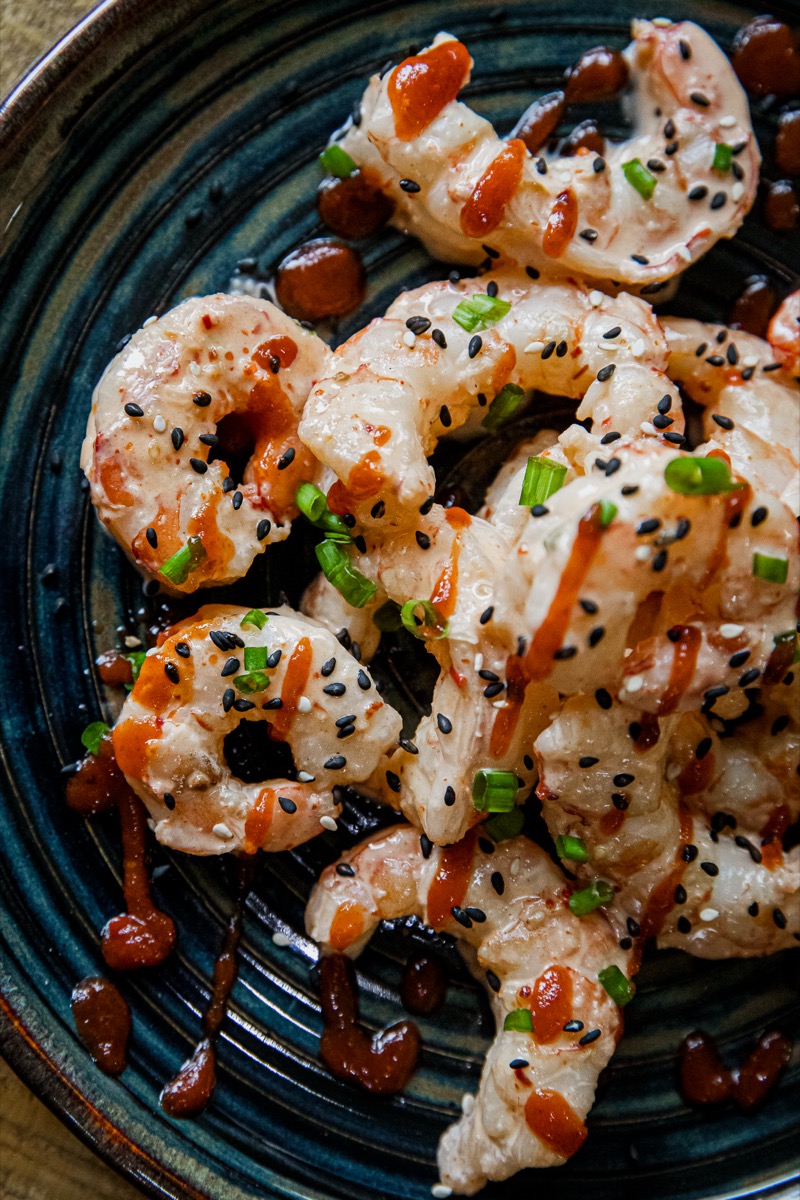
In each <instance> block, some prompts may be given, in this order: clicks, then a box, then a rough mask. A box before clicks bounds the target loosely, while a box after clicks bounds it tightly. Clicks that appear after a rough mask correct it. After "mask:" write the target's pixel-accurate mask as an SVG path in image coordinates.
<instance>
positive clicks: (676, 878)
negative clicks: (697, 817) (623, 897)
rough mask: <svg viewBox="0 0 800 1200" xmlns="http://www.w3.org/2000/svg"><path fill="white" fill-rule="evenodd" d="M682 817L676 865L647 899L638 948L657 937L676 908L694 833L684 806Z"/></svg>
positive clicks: (689, 815)
mask: <svg viewBox="0 0 800 1200" xmlns="http://www.w3.org/2000/svg"><path fill="white" fill-rule="evenodd" d="M679 815H680V836H679V838H678V845H677V848H676V850H675V860H674V862H675V865H674V866H673V868H672V870H671V871H670V872H669V874H668V875H667V876H665V878H664V879H662V880H661V882H660V883H658V884H657V885H656V887H654V888H653V890H652V892H651V893H650V895H649V896H648V898H647V905H646V907H645V910H644V913H643V914H642V919H641V921H640V923H639V924H640V926H641V933H642V936H641V940H640V941H639V942H637V946H640V947H641V946H643V945H644V943H645V941H646V940H647V938H649V937H655V936H656V935H657V934H658V933H659V932H660V930H661V926H662V925H663V924H664V920H665V918H666V916H667V913H670V912H672V910H673V908H674V907H675V889H676V887H677V886H678V884H679V883H680V882H681V880H682V879H683V873H684V871H685V870H686V863H685V862H684V858H683V851H684V847H686V846H688V845H689V843H690V842H691V840H692V831H693V829H694V822H693V821H692V814H691V813H690V812H689V810H688V809H687V808H684V807H683V805H681V806H680V809H679Z"/></svg>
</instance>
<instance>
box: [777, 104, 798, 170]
mask: <svg viewBox="0 0 800 1200" xmlns="http://www.w3.org/2000/svg"><path fill="white" fill-rule="evenodd" d="M775 163H776V165H777V167H778V170H779V171H780V172H781V174H782V175H800V108H795V109H790V110H788V111H787V112H782V113H781V115H780V117H779V118H778V132H777V134H776V137H775Z"/></svg>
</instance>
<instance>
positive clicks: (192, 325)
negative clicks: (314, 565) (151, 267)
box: [81, 295, 330, 592]
mask: <svg viewBox="0 0 800 1200" xmlns="http://www.w3.org/2000/svg"><path fill="white" fill-rule="evenodd" d="M329 354H330V352H329V350H328V348H327V346H326V345H325V344H324V342H322V341H321V339H320V338H318V337H317V336H316V335H315V334H313V333H309V332H307V331H306V330H304V329H302V328H301V327H300V326H299V325H298V324H297V323H296V322H295V321H292V320H291V319H290V318H289V317H287V316H285V314H284V313H282V312H281V311H280V310H279V309H277V308H275V306H274V305H272V304H270V303H269V302H268V301H266V300H257V299H254V298H252V297H250V296H226V295H215V296H204V297H195V298H193V299H191V300H185V301H183V303H182V304H179V305H178V306H177V307H176V308H174V309H172V310H171V311H170V312H168V313H166V314H165V315H164V316H163V317H159V318H158V319H157V320H156V319H154V318H151V320H150V321H148V322H146V323H145V325H144V327H143V328H142V329H140V330H139V331H138V332H137V333H135V334H134V335H133V337H132V338H131V339H130V340H129V342H128V343H127V345H126V346H125V347H124V348H123V349H122V350H120V351H119V353H118V354H117V356H116V357H115V358H114V359H113V361H112V362H111V363H110V364H109V366H108V367H107V368H106V371H105V373H104V374H103V377H102V379H101V380H100V382H99V384H98V385H97V388H96V389H95V393H94V399H93V404H92V412H91V415H90V417H89V423H88V426H87V431H86V439H85V441H84V443H83V449H82V452H81V466H82V467H83V469H84V471H85V472H86V476H87V478H88V480H89V482H90V485H91V497H92V501H93V503H94V505H95V507H96V509H97V513H98V516H99V517H100V520H101V521H102V522H103V524H104V525H105V526H106V528H107V529H108V530H109V531H110V532H111V533H112V534H113V535H114V537H115V538H116V539H117V541H118V542H119V544H120V545H121V546H122V548H123V550H124V551H125V553H126V554H127V555H128V556H129V558H131V560H132V561H133V562H134V563H135V564H136V565H137V566H139V567H141V568H143V569H144V570H146V571H148V572H150V573H151V574H153V575H158V577H159V581H160V582H161V583H163V584H164V586H165V587H167V588H168V589H170V590H172V591H177V592H192V591H195V590H196V589H197V588H198V587H203V586H207V585H210V584H223V583H231V582H233V581H234V580H235V579H238V578H239V577H240V576H241V575H244V573H245V572H246V571H247V569H248V568H249V567H250V565H251V563H252V562H253V560H254V558H255V557H256V556H257V555H258V554H261V553H262V552H263V551H264V549H265V547H266V546H267V545H269V544H271V543H273V542H278V541H282V540H283V539H284V538H286V537H287V536H288V534H289V531H290V528H291V522H292V518H293V517H294V516H296V515H297V510H296V508H295V507H294V494H295V490H296V488H297V485H298V483H299V482H301V481H302V480H304V479H316V478H317V477H318V475H319V472H320V468H319V466H318V464H317V463H316V462H315V460H314V458H313V457H312V455H311V454H310V453H309V451H308V450H307V449H306V447H305V446H304V445H303V443H302V442H301V441H300V439H299V438H298V436H297V424H298V420H299V418H300V414H301V412H302V409H303V405H304V403H305V400H306V396H307V395H308V392H309V389H310V388H311V386H312V384H313V383H314V382H315V381H316V380H317V379H319V378H320V377H321V376H323V375H325V374H326V372H327V363H328V360H329ZM235 459H243V460H244V463H245V465H244V467H243V474H242V477H241V478H242V482H241V484H240V485H239V486H237V485H236V483H235V480H234V476H233V475H232V474H231V470H230V469H229V461H230V464H233V462H234V460H235ZM179 554H180V556H181V557H179V558H178V559H177V560H176V559H175V557H174V556H176V555H179ZM182 558H185V561H182ZM168 563H169V564H170V565H169V566H167V569H166V572H165V571H164V568H165V566H166V564H168Z"/></svg>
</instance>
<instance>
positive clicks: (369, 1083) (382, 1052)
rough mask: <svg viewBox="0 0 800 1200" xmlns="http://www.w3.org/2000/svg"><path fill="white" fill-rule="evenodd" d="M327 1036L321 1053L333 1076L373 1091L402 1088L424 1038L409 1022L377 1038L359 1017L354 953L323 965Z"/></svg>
mask: <svg viewBox="0 0 800 1200" xmlns="http://www.w3.org/2000/svg"><path fill="white" fill-rule="evenodd" d="M320 999H321V1002H322V1021H323V1029H322V1037H321V1038H320V1043H319V1053H320V1058H321V1059H322V1061H323V1062H324V1063H325V1065H326V1067H327V1068H328V1070H329V1071H330V1072H331V1074H332V1075H335V1076H336V1077H337V1078H338V1079H345V1080H347V1081H348V1083H354V1084H357V1085H358V1086H359V1087H362V1088H364V1089H366V1091H368V1092H376V1093H378V1094H380V1095H384V1096H391V1095H394V1094H395V1093H396V1092H400V1091H402V1089H403V1088H404V1087H405V1086H406V1084H407V1083H408V1081H409V1079H410V1078H411V1076H412V1074H413V1073H414V1068H415V1067H416V1065H417V1059H418V1058H419V1052H420V1047H421V1040H420V1035H419V1030H418V1029H417V1027H416V1025H413V1024H412V1023H411V1022H410V1021H401V1022H400V1023H399V1024H397V1025H392V1026H390V1027H389V1028H388V1029H384V1030H382V1031H381V1032H380V1033H376V1034H373V1036H372V1037H370V1036H369V1034H368V1033H367V1032H366V1030H365V1029H364V1028H363V1027H362V1026H361V1025H360V1024H359V1021H358V985H357V983H356V975H355V970H354V968H353V964H352V963H351V962H350V959H349V958H345V957H344V955H342V954H334V955H331V956H329V957H325V958H323V959H322V962H321V964H320Z"/></svg>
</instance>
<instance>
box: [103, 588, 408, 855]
mask: <svg viewBox="0 0 800 1200" xmlns="http://www.w3.org/2000/svg"><path fill="white" fill-rule="evenodd" d="M254 613H255V618H254V616H253V614H254ZM245 713H246V714H248V715H247V716H246V717H244V719H245V720H246V721H247V722H248V723H249V722H264V723H265V724H264V725H263V727H262V729H263V734H264V738H265V740H266V741H267V742H269V741H273V742H283V743H285V744H286V745H287V746H288V747H289V749H290V751H291V753H292V755H293V761H294V765H295V767H296V772H295V775H294V777H293V778H275V779H268V780H264V781H262V782H259V783H244V782H243V781H242V780H241V779H239V778H237V777H236V776H235V775H234V774H233V773H232V772H231V769H230V767H229V766H228V765H227V762H226V759H225V748H224V741H225V738H226V736H227V735H228V734H229V733H231V732H232V731H233V730H234V729H236V727H237V726H238V725H239V723H240V722H241V721H242V719H243V714H245ZM400 725H401V721H400V717H399V715H398V714H397V713H396V712H394V710H393V709H391V708H390V707H389V706H388V705H386V704H384V703H383V701H382V700H381V698H380V696H378V695H377V693H376V690H375V687H374V684H373V682H372V679H371V677H370V675H369V673H368V672H367V670H366V669H365V668H364V667H362V666H360V665H359V664H358V663H357V662H356V661H355V659H354V658H352V656H351V655H349V654H348V653H347V652H346V651H345V650H344V649H343V648H342V646H340V645H339V643H338V642H337V640H336V638H334V637H333V635H332V634H331V633H329V632H328V630H327V629H324V628H323V627H322V626H321V625H318V624H317V623H316V622H315V621H310V620H308V619H307V618H303V617H299V616H298V615H297V614H296V613H293V612H292V611H291V609H288V608H282V609H279V610H277V611H275V612H269V613H267V614H264V613H262V612H261V611H260V610H251V612H250V613H249V614H248V611H247V610H246V609H244V608H235V607H233V606H229V605H207V606H206V607H205V608H201V609H200V611H199V612H198V613H197V615H196V616H195V617H192V618H190V619H189V620H187V621H182V622H180V623H179V624H178V625H176V626H173V628H172V629H171V630H169V631H167V633H166V634H164V635H162V637H161V639H160V644H159V646H158V648H157V649H156V650H153V651H150V652H149V653H148V655H147V657H146V658H145V660H144V663H143V665H142V669H141V673H140V675H139V678H138V679H137V681H136V683H135V684H134V687H133V691H132V692H131V693H130V695H129V696H128V698H127V699H126V701H125V703H124V705H123V707H122V712H121V713H120V717H119V721H118V722H117V724H116V726H115V728H114V731H113V742H114V753H115V755H116V758H117V762H118V763H119V766H120V768H121V769H122V771H123V772H124V774H125V776H126V778H127V780H128V782H129V783H130V784H131V786H132V787H133V788H134V790H135V791H136V792H137V794H138V795H139V796H140V797H141V798H142V800H143V801H144V802H145V804H146V805H147V807H148V809H149V810H150V815H151V817H152V818H153V820H154V822H155V833H156V837H157V838H158V840H159V841H160V842H163V843H164V845H166V846H171V847H172V848H173V849H176V850H184V851H186V852H187V853H190V854H224V853H230V852H231V851H234V850H244V851H245V852H246V853H254V852H255V851H256V850H269V851H274V850H285V849H291V848H292V847H294V846H299V845H300V844H301V843H302V842H305V841H307V840H308V839H309V838H312V837H314V836H315V835H316V834H318V833H320V832H321V831H322V829H323V828H335V821H334V818H335V817H336V816H337V814H338V812H339V806H338V804H337V801H336V799H335V797H334V788H335V786H336V785H337V784H348V783H358V782H360V781H361V780H363V779H366V778H367V776H368V775H369V774H370V773H371V772H372V771H373V770H374V769H375V766H376V764H377V762H378V759H379V758H380V756H381V754H382V753H383V752H384V751H385V750H386V749H387V748H388V747H389V746H390V745H391V744H392V742H393V741H395V740H396V738H397V735H398V734H399V732H400Z"/></svg>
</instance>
